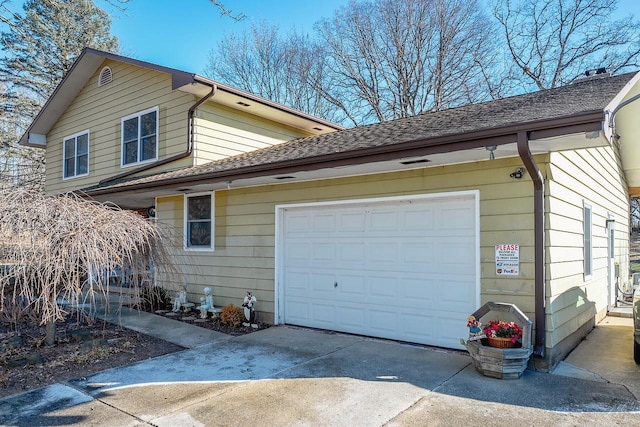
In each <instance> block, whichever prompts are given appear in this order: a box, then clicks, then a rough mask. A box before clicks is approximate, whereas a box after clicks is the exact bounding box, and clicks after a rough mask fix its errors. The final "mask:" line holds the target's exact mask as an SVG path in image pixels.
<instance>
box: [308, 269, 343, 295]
mask: <svg viewBox="0 0 640 427" xmlns="http://www.w3.org/2000/svg"><path fill="white" fill-rule="evenodd" d="M310 277H311V278H310V280H309V283H310V284H311V286H310V289H309V291H310V295H313V298H326V299H333V298H334V293H335V291H334V288H335V287H334V283H336V279H337V277H336V276H335V274H332V273H330V272H329V273H318V272H311V273H310Z"/></svg>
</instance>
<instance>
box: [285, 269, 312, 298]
mask: <svg viewBox="0 0 640 427" xmlns="http://www.w3.org/2000/svg"><path fill="white" fill-rule="evenodd" d="M284 280H285V282H286V283H287V294H288V295H290V296H301V295H308V294H309V274H308V273H307V272H306V271H295V270H290V271H288V272H287V274H286V276H285V277H284Z"/></svg>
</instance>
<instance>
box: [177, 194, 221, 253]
mask: <svg viewBox="0 0 640 427" xmlns="http://www.w3.org/2000/svg"><path fill="white" fill-rule="evenodd" d="M213 200H214V199H213V193H202V194H193V195H187V196H185V206H184V210H185V212H184V217H185V224H184V237H185V238H184V246H185V248H187V249H195V250H213V247H214V245H213V241H214V239H213V230H214V223H213V220H214V208H213V206H214V205H213Z"/></svg>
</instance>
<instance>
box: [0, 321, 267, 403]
mask: <svg viewBox="0 0 640 427" xmlns="http://www.w3.org/2000/svg"><path fill="white" fill-rule="evenodd" d="M198 314H199V313H198V312H191V313H183V312H180V313H171V312H168V311H165V312H163V313H160V314H158V315H164V316H166V317H169V318H172V319H174V320H176V321H180V322H187V323H190V324H193V325H196V326H199V327H201V328H206V329H211V330H215V331H218V332H222V333H225V334H228V335H233V336H238V335H244V334H249V333H252V332H255V331H258V330H261V329H265V328H268V327H269V326H270V325H268V324H263V323H259V324H258V328H257V329H254V328H252V327H251V326H248V327H244V326H240V327H233V326H228V325H223V324H222V323H221V322H220V320H219V319H212V318H209V319H207V320H205V321H200V319H199V316H198ZM179 350H183V348H182V347H180V346H178V345H175V344H171V343H169V342H166V341H164V340H161V339H158V338H154V337H152V336H149V335H145V334H143V333H140V332H136V331H132V330H130V329H126V328H122V327H120V326H118V325H114V324H111V323H108V322H104V321H102V320H94V322H93V323H91V324H86V323H85V324H82V323H79V322H78V321H77V320H76V318H75V317H74V316H68V317H67V318H66V319H65V320H64V321H61V322H58V323H56V344H55V345H54V346H52V347H50V346H47V345H46V343H45V328H44V327H43V326H38V325H36V324H28V323H24V324H21V325H19V326H18V327H17V328H15V327H12V326H11V325H9V324H8V323H5V322H0V398H2V397H6V396H10V395H13V394H17V393H21V392H25V391H29V390H33V389H36V388H40V387H44V386H47V385H51V384H55V383H63V382H65V381H69V380H72V379H76V378H82V377H86V376H89V375H91V374H94V373H96V372H99V371H102V370H105V369H110V368H115V367H119V366H125V365H129V364H132V363H135V362H138V361H141V360H146V359H149V358H153V357H157V356H161V355H164V354H168V353H173V352H175V351H179Z"/></svg>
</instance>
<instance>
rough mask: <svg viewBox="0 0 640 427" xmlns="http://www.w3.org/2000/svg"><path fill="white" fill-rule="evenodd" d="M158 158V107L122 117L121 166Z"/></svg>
mask: <svg viewBox="0 0 640 427" xmlns="http://www.w3.org/2000/svg"><path fill="white" fill-rule="evenodd" d="M157 159H158V107H154V108H150V109H148V110H145V111H141V112H139V113H136V114H132V115H130V116H127V117H125V118H123V119H122V166H130V165H135V164H138V163H144V162H150V161H153V160H157Z"/></svg>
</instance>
